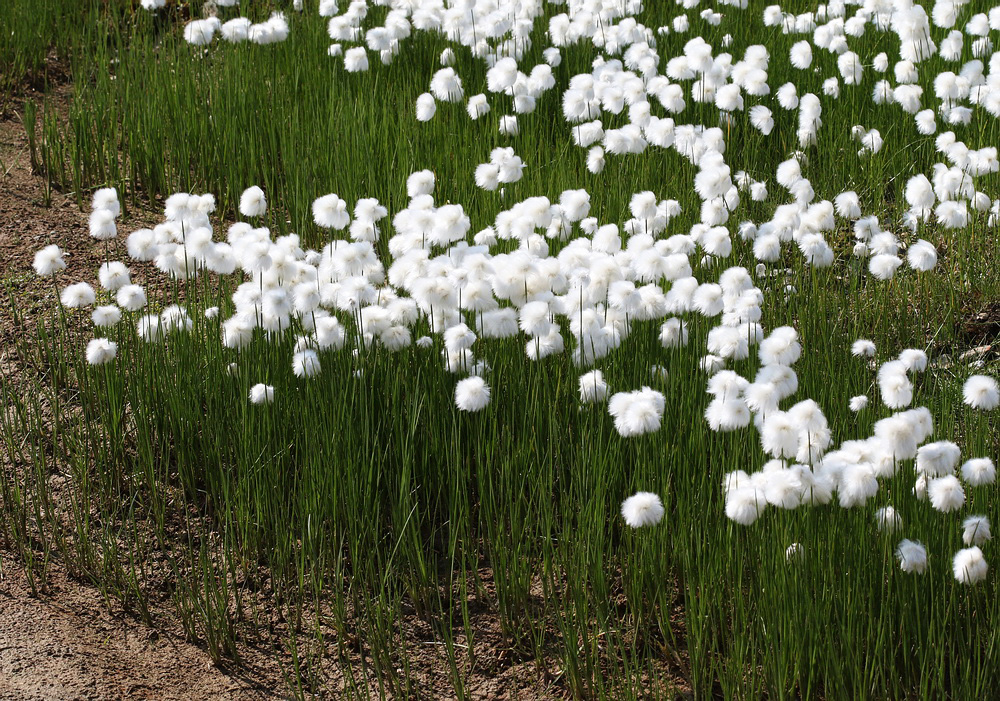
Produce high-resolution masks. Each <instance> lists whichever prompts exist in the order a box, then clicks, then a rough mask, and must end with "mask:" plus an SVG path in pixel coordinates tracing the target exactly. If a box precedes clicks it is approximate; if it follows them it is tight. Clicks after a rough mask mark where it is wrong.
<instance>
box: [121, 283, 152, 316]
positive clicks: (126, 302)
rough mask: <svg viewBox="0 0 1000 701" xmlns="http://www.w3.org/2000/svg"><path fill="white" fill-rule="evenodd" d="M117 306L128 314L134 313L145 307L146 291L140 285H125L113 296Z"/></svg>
mask: <svg viewBox="0 0 1000 701" xmlns="http://www.w3.org/2000/svg"><path fill="white" fill-rule="evenodd" d="M115 301H116V302H118V306H119V307H121V308H122V309H124V310H125V311H128V312H136V311H139V310H140V309H142V308H143V307H145V306H146V291H145V290H144V289H143V288H142V287H141V286H140V285H125V286H124V287H121V288H119V289H118V292H117V294H115Z"/></svg>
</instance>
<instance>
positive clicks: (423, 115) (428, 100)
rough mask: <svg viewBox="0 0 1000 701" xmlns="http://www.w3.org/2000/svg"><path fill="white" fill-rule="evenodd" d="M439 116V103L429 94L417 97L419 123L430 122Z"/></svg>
mask: <svg viewBox="0 0 1000 701" xmlns="http://www.w3.org/2000/svg"><path fill="white" fill-rule="evenodd" d="M435 114H437V102H435V100H434V96H433V95H431V94H430V93H429V92H425V93H421V94H420V95H418V96H417V121H418V122H429V121H431V120H432V119H433V118H434V115H435Z"/></svg>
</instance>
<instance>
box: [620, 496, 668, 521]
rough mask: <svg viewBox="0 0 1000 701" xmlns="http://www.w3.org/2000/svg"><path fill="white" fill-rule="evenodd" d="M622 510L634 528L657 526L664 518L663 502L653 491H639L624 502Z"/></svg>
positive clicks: (623, 516) (623, 515) (624, 516)
mask: <svg viewBox="0 0 1000 701" xmlns="http://www.w3.org/2000/svg"><path fill="white" fill-rule="evenodd" d="M621 512H622V518H624V519H625V523H627V524H628V525H629V526H631V527H632V528H641V527H643V526H655V525H656V524H658V523H659V522H660V520H661V519H662V518H663V503H662V502H661V501H660V497H659V496H657V495H656V494H653V493H652V492H637V493H635V494H633V495H632V496H630V497H629V498H628V499H626V500H625V501H623V502H622V510H621Z"/></svg>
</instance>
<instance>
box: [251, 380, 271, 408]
mask: <svg viewBox="0 0 1000 701" xmlns="http://www.w3.org/2000/svg"><path fill="white" fill-rule="evenodd" d="M273 401H274V387H272V386H271V385H265V384H263V383H259V384H256V385H254V386H253V387H251V388H250V403H251V404H270V403H271V402H273Z"/></svg>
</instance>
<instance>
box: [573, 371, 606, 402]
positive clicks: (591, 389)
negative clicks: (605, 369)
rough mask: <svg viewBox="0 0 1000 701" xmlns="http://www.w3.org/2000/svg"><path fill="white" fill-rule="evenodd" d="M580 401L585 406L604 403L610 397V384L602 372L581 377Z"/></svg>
mask: <svg viewBox="0 0 1000 701" xmlns="http://www.w3.org/2000/svg"><path fill="white" fill-rule="evenodd" d="M579 386H580V401H581V402H584V403H585V404H594V403H597V402H603V401H604V400H605V399H607V396H608V383H607V382H605V381H604V374H603V373H602V372H601V371H600V370H591V371H590V372H588V373H584V374H583V375H580V384H579Z"/></svg>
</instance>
